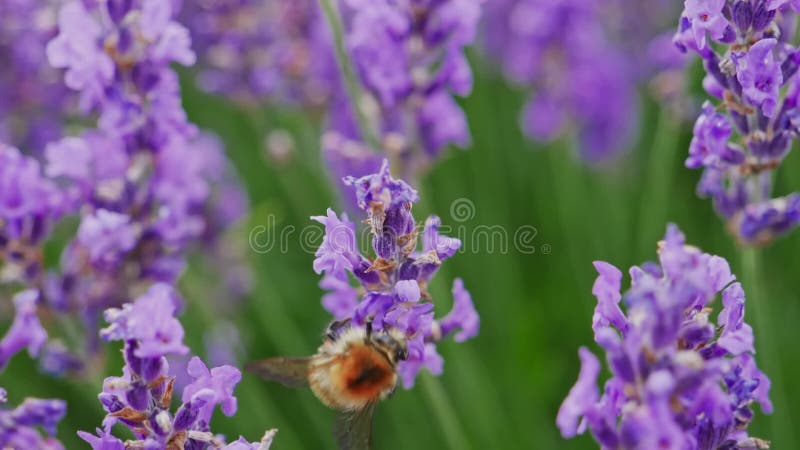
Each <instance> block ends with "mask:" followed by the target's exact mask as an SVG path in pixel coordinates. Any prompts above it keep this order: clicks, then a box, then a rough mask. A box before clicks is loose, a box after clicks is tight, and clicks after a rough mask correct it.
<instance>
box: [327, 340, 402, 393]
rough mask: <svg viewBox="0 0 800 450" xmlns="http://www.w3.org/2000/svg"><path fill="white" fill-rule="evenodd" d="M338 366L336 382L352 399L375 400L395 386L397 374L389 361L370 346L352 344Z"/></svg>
mask: <svg viewBox="0 0 800 450" xmlns="http://www.w3.org/2000/svg"><path fill="white" fill-rule="evenodd" d="M338 366H339V367H337V372H338V373H337V374H336V379H335V384H336V385H337V388H339V390H340V391H341V392H342V393H343V394H344V395H346V396H348V397H350V398H351V399H352V400H355V401H364V402H367V401H371V400H375V399H378V398H379V397H380V396H381V395H382V394H383V392H384V391H386V390H391V389H393V388H394V384H395V374H394V370H393V369H392V366H391V365H390V364H389V361H387V360H386V358H384V357H383V355H381V354H380V353H378V352H377V351H376V350H375V349H373V348H370V347H368V346H365V345H364V346H352V347H351V348H350V351H349V352H348V355H347V356H346V357H345V358H342V360H341V362H340V363H339V365H338Z"/></svg>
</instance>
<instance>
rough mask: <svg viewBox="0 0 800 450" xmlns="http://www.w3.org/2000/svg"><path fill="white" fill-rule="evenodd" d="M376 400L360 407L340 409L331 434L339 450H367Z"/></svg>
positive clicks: (370, 439) (369, 445) (370, 440)
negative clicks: (348, 409) (347, 409)
mask: <svg viewBox="0 0 800 450" xmlns="http://www.w3.org/2000/svg"><path fill="white" fill-rule="evenodd" d="M377 404H378V402H377V401H374V402H370V403H368V404H367V406H365V407H364V408H361V409H356V410H352V411H342V412H340V413H339V415H338V416H337V417H336V423H335V424H334V426H333V435H334V436H335V437H336V443H337V444H338V445H339V450H369V449H370V447H371V445H372V417H373V415H374V414H375V407H376V406H377Z"/></svg>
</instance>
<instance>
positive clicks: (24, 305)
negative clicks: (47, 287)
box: [0, 290, 47, 369]
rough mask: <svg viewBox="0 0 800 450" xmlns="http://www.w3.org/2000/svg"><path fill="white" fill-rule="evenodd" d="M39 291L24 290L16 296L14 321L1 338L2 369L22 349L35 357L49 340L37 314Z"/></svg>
mask: <svg viewBox="0 0 800 450" xmlns="http://www.w3.org/2000/svg"><path fill="white" fill-rule="evenodd" d="M38 300H39V293H38V292H36V291H34V290H27V291H22V292H20V293H18V294H17V295H15V296H14V308H15V309H16V314H15V315H14V322H13V323H12V324H11V328H9V330H8V331H7V332H6V335H5V336H3V339H2V340H0V369H3V368H4V367H5V366H6V364H7V363H8V360H9V359H10V358H11V357H12V356H14V355H15V354H16V353H18V352H20V351H21V350H22V349H27V350H28V354H29V355H31V356H32V357H35V356H37V355H38V354H39V351H40V350H41V349H42V346H43V345H44V343H45V342H46V341H47V331H45V329H44V327H42V323H41V322H40V321H39V317H38V316H37V315H36V308H37V302H38Z"/></svg>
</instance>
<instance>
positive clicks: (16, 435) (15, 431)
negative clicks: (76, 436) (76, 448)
mask: <svg viewBox="0 0 800 450" xmlns="http://www.w3.org/2000/svg"><path fill="white" fill-rule="evenodd" d="M3 392H5V390H3ZM5 402H6V398H5V395H4V396H3V398H2V400H0V403H5ZM66 412H67V404H66V402H64V401H63V400H51V399H39V398H26V399H25V400H24V401H23V402H22V403H21V404H20V405H19V406H17V407H16V408H14V409H2V410H0V446H2V447H3V448H9V449H11V448H13V449H21V450H27V449H31V450H32V449H36V450H64V446H62V445H61V443H60V442H59V441H58V440H56V438H55V437H53V435H55V434H56V425H57V424H58V422H60V421H61V419H63V418H64V415H65V414H66ZM37 428H42V429H43V430H44V431H45V432H46V433H47V434H48V435H49V436H47V437H44V436H42V435H41V433H40V432H39V430H37Z"/></svg>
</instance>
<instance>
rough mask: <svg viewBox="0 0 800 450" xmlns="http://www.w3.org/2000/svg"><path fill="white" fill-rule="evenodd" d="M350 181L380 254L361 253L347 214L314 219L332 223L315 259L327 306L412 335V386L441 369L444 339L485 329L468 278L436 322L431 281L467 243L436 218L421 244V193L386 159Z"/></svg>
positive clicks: (403, 372)
mask: <svg viewBox="0 0 800 450" xmlns="http://www.w3.org/2000/svg"><path fill="white" fill-rule="evenodd" d="M345 183H346V184H347V185H349V186H352V187H353V188H354V189H355V191H356V197H357V199H358V204H359V207H360V208H361V209H362V210H363V212H365V213H366V215H367V218H368V223H369V228H370V231H371V235H372V248H373V250H374V252H375V257H374V258H368V257H366V256H364V255H363V254H362V253H361V252H360V251H359V249H358V244H357V241H356V234H355V232H356V229H355V225H354V224H353V223H352V222H350V221H349V220H348V218H347V215H346V214H342V215H341V216H337V215H336V213H335V212H333V211H332V210H330V209H329V210H328V213H327V215H326V216H318V217H313V219H314V220H316V221H318V222H320V223H322V224H323V225H325V238H324V240H323V243H322V245H321V246H320V248H319V249H318V250H317V252H316V259H315V260H314V270H315V271H316V272H317V273H324V276H323V278H322V280H321V281H320V286H321V287H322V288H323V289H325V290H326V291H328V292H327V293H326V294H325V296H324V297H323V299H322V303H323V306H324V307H325V309H326V310H327V311H328V312H330V313H331V314H332V315H333V317H334V318H335V319H337V320H347V319H349V321H350V324H351V325H350V326H364V325H365V324H366V323H367V322H368V321H369V322H371V323H372V326H373V327H374V328H376V329H383V328H393V329H396V330H398V331H400V332H402V333H404V335H405V336H406V338H407V339H408V350H409V352H408V354H409V356H408V359H407V360H406V361H403V362H401V363H400V365H399V367H398V373H399V374H400V377H401V379H402V381H403V385H404V386H406V387H407V388H408V387H411V386H413V384H414V379H415V378H416V374H417V372H418V371H419V370H420V369H421V368H423V367H425V368H427V369H428V370H429V371H430V372H431V373H434V374H437V375H438V374H441V372H442V364H443V360H442V357H441V356H440V355H439V354H438V353H437V352H436V343H437V342H438V341H440V340H441V339H443V338H445V337H446V336H448V335H450V334H453V333H454V338H455V340H456V341H457V342H463V341H465V340H467V339H469V338H472V337H474V336H475V335H476V334H477V333H478V329H479V327H480V319H479V317H478V314H477V312H476V311H475V309H474V306H473V304H472V298H471V297H470V294H469V292H467V290H466V289H465V288H464V284H463V282H462V281H461V280H460V279H456V280H455V282H454V283H453V309H452V311H451V312H450V313H449V314H447V315H446V316H445V317H443V318H441V319H439V320H434V318H433V309H434V305H433V303H431V302H429V301H427V300H430V295H429V293H428V289H427V286H428V282H429V281H430V279H431V277H432V276H433V275H434V274H435V273H436V271H437V270H438V268H439V266H440V265H441V263H442V261H444V260H445V259H447V258H450V257H451V256H453V255H454V254H455V253H456V251H458V249H459V248H461V241H459V240H458V239H455V238H448V237H445V236H441V235H440V234H439V232H438V228H439V226H440V221H439V218H438V217H436V216H431V217H429V218H428V220H427V221H426V222H425V227H424V230H423V232H422V248H421V250H418V249H417V240H418V229H417V223H416V222H415V221H414V217H413V216H412V215H411V205H412V204H413V203H414V202H416V201H417V200H418V196H417V192H416V191H415V190H414V189H412V188H411V187H410V186H409V185H408V184H406V183H405V182H404V181H402V180H395V179H393V178H392V177H391V175H390V174H389V165H388V163H387V162H386V161H384V163H383V166H382V167H381V170H380V171H379V172H377V173H375V174H371V175H366V176H364V177H362V178H352V177H350V178H347V179H346V180H345ZM351 277H352V278H354V279H355V280H357V282H358V284H359V286H358V287H357V288H356V287H353V286H352V284H351Z"/></svg>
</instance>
